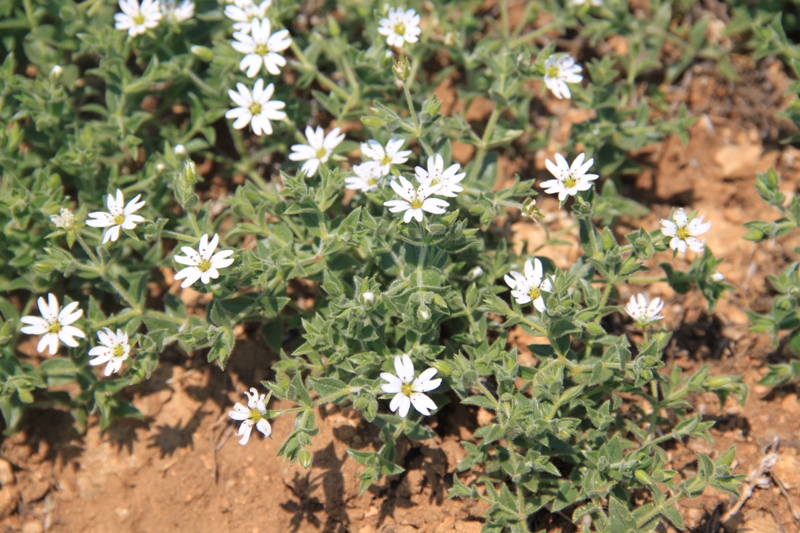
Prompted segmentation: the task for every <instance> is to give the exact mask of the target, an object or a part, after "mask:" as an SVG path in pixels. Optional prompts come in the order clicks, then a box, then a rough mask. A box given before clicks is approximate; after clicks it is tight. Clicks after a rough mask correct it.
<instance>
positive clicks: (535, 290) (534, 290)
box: [528, 287, 541, 300]
mask: <svg viewBox="0 0 800 533" xmlns="http://www.w3.org/2000/svg"><path fill="white" fill-rule="evenodd" d="M540 295H541V293H540V292H539V289H538V288H537V287H532V288H531V290H530V291H528V296H530V298H531V300H535V299H536V298H538V297H539V296H540Z"/></svg>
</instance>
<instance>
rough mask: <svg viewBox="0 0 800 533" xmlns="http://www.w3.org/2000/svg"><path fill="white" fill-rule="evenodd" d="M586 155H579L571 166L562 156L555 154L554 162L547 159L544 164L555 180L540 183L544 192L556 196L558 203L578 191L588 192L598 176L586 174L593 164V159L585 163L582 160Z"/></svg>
mask: <svg viewBox="0 0 800 533" xmlns="http://www.w3.org/2000/svg"><path fill="white" fill-rule="evenodd" d="M585 158H586V154H580V155H579V156H578V157H576V158H575V161H573V162H572V166H570V165H569V163H567V160H566V159H564V156H563V155H561V154H556V162H555V163H553V162H552V161H550V160H549V159H547V160H546V161H545V162H544V164H545V166H546V167H547V170H549V171H550V173H551V174H552V175H553V176H555V179H552V180H547V181H543V182H542V184H541V185H542V187H543V188H544V192H546V193H548V194H558V199H559V201H562V202H563V201H564V200H565V199H566V198H567V196H575V195H576V194H578V192H579V191H588V190H589V189H591V188H592V182H593V181H594V180H596V179H597V178H598V177H599V176H598V175H597V174H587V173H586V172H587V171H588V170H589V169H590V168H591V166H592V164H593V163H594V158H591V159H589V160H588V161H586V162H585V163H584V162H583V160H584V159H585Z"/></svg>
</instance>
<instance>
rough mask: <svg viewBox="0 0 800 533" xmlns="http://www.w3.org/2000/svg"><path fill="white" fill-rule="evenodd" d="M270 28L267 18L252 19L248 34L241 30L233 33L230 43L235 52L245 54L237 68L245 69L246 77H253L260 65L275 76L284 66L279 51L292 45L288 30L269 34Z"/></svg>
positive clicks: (283, 60) (284, 63) (284, 61)
mask: <svg viewBox="0 0 800 533" xmlns="http://www.w3.org/2000/svg"><path fill="white" fill-rule="evenodd" d="M270 29H271V27H270V22H269V19H261V20H260V21H259V20H255V21H253V23H252V28H251V30H250V33H249V34H248V33H245V32H241V31H237V32H234V34H233V38H234V39H235V41H233V42H232V43H231V45H232V46H233V47H234V48H235V49H236V51H237V52H240V53H242V54H245V56H244V57H243V58H242V60H241V61H240V62H239V68H240V69H242V71H245V74H246V75H247V77H248V78H255V77H256V74H258V73H259V71H260V70H261V65H264V67H265V68H266V69H267V71H268V72H269V73H270V74H272V75H275V76H277V75H278V74H280V73H281V67H285V66H286V58H284V57H283V56H282V55H281V54H280V53H279V52H283V51H284V50H286V49H287V48H289V46H291V45H292V38H291V37H289V30H280V31H276V32H275V33H272V34H271V33H270Z"/></svg>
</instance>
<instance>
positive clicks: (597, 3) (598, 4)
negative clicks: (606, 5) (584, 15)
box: [570, 0, 603, 7]
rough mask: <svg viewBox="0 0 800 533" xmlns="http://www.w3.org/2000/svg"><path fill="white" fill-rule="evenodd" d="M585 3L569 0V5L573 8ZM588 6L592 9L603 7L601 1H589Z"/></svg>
mask: <svg viewBox="0 0 800 533" xmlns="http://www.w3.org/2000/svg"><path fill="white" fill-rule="evenodd" d="M585 3H586V0H570V4H571V5H573V6H582V5H584V4H585ZM589 4H590V5H592V6H594V7H600V6H602V5H603V0H589Z"/></svg>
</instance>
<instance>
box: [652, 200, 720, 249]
mask: <svg viewBox="0 0 800 533" xmlns="http://www.w3.org/2000/svg"><path fill="white" fill-rule="evenodd" d="M673 220H674V222H673ZM687 222H688V224H687ZM709 229H711V221H708V222H706V223H705V224H703V217H697V218H695V219H693V220H692V221H691V222H689V219H688V217H687V216H686V213H685V212H684V211H683V208H680V209H678V210H677V211H676V212H675V214H674V215H673V216H672V220H663V219H662V220H661V233H663V234H664V235H666V236H667V237H672V239H670V241H669V246H670V248H672V249H673V250H677V251H679V252H681V253H686V245H687V244H688V245H689V249H690V250H691V251H693V252H694V253H697V254H699V253H703V248H704V247H705V241H701V240H700V239H698V238H697V236H698V235H702V234H703V233H705V232H707V231H708V230H709Z"/></svg>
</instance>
